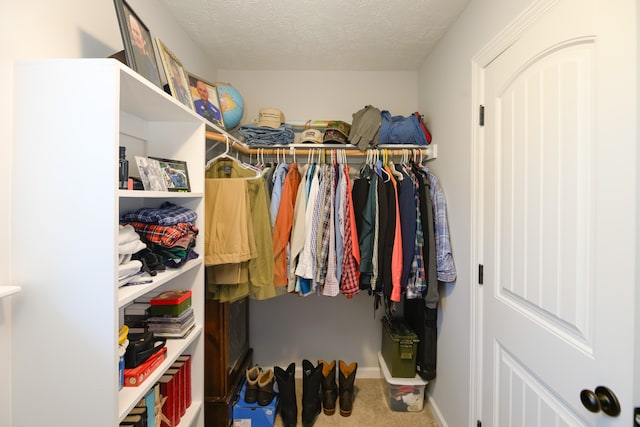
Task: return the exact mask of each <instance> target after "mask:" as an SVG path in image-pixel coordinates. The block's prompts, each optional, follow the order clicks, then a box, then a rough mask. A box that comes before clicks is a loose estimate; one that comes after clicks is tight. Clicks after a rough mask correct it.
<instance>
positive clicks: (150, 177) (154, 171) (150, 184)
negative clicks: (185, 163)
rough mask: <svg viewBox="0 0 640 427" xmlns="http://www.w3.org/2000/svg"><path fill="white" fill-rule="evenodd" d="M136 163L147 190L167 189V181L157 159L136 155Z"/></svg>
mask: <svg viewBox="0 0 640 427" xmlns="http://www.w3.org/2000/svg"><path fill="white" fill-rule="evenodd" d="M136 165H138V172H139V173H140V180H142V186H143V187H144V190H145V191H167V185H166V183H165V182H166V181H165V179H164V176H163V174H162V170H161V169H160V162H158V160H156V159H151V158H147V157H141V156H136Z"/></svg>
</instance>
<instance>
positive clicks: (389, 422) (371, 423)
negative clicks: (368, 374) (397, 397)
mask: <svg viewBox="0 0 640 427" xmlns="http://www.w3.org/2000/svg"><path fill="white" fill-rule="evenodd" d="M385 385H386V384H385V380H384V379H358V378H356V383H355V392H356V396H355V400H354V402H353V412H352V413H351V416H349V417H342V416H340V410H339V408H340V407H339V405H338V404H337V403H336V406H337V407H336V413H335V414H334V415H331V416H328V415H325V414H324V413H323V412H320V415H318V418H317V419H316V422H315V423H314V425H313V426H314V427H346V426H349V427H358V426H363V427H364V426H366V427H396V426H411V427H439V424H438V422H437V421H436V419H435V418H434V416H433V415H432V413H431V408H430V407H429V403H428V401H425V402H424V406H423V408H422V411H420V412H399V411H392V410H391V409H390V408H389V393H388V391H386V390H385ZM296 395H297V402H298V424H297V425H298V426H301V425H302V421H301V419H302V380H301V379H299V380H296ZM274 427H282V418H280V414H279V413H278V414H277V415H276V420H275V423H274Z"/></svg>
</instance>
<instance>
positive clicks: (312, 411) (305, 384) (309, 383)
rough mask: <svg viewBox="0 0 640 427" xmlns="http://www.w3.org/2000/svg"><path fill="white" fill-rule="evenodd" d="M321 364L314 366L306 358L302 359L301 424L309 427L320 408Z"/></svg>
mask: <svg viewBox="0 0 640 427" xmlns="http://www.w3.org/2000/svg"><path fill="white" fill-rule="evenodd" d="M321 382H322V365H318V366H316V367H315V368H314V367H313V364H312V363H311V362H310V361H308V360H306V359H305V360H303V361H302V426H303V427H311V426H312V425H313V423H314V422H315V421H316V418H317V417H318V414H320V411H321V410H322V403H320V383H321Z"/></svg>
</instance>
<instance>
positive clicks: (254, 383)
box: [244, 366, 262, 403]
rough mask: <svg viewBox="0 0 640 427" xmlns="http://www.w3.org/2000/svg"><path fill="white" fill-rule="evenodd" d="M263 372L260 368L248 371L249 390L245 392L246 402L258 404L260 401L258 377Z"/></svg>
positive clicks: (256, 367) (248, 369) (255, 367)
mask: <svg viewBox="0 0 640 427" xmlns="http://www.w3.org/2000/svg"><path fill="white" fill-rule="evenodd" d="M261 372H262V369H260V367H258V366H254V367H253V368H247V370H246V373H245V375H246V377H247V389H246V390H245V392H244V401H245V402H247V403H256V402H257V400H258V377H259V376H260V373H261Z"/></svg>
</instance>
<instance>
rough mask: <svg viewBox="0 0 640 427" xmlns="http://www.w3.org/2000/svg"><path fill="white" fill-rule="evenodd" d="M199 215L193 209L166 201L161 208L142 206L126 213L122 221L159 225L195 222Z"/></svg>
mask: <svg viewBox="0 0 640 427" xmlns="http://www.w3.org/2000/svg"><path fill="white" fill-rule="evenodd" d="M196 219H197V215H196V213H195V212H194V211H192V210H191V209H187V208H183V207H182V206H178V205H174V204H173V203H171V202H164V203H163V204H162V206H160V207H159V208H140V209H138V210H135V211H133V212H129V213H127V214H125V215H124V216H123V217H122V218H121V222H123V223H124V222H144V223H153V224H158V225H176V224H178V223H181V222H189V223H193V222H195V221H196Z"/></svg>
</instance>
